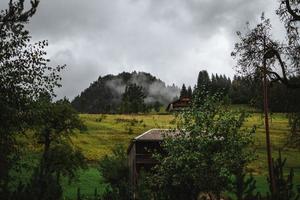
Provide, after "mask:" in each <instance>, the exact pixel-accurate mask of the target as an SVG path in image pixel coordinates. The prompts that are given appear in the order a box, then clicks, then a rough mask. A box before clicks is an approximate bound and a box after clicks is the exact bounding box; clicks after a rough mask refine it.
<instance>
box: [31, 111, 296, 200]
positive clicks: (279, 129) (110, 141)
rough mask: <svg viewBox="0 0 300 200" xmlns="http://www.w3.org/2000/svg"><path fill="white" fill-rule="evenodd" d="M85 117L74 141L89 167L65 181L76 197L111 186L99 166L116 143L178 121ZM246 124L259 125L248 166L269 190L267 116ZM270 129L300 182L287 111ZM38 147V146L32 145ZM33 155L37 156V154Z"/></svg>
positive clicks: (154, 117)
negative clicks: (254, 154)
mask: <svg viewBox="0 0 300 200" xmlns="http://www.w3.org/2000/svg"><path fill="white" fill-rule="evenodd" d="M80 117H81V119H82V120H83V121H84V123H85V124H86V126H87V130H86V131H84V132H76V133H75V134H74V135H73V136H72V142H73V144H74V145H75V146H77V147H79V148H80V149H81V150H82V152H83V153H84V155H85V156H86V158H87V160H88V162H89V168H88V169H87V170H83V171H79V172H78V177H77V179H76V180H75V181H74V182H72V183H71V184H69V182H68V181H67V180H65V181H64V196H65V199H76V195H77V189H78V188H80V193H81V194H83V195H89V196H93V194H94V193H95V189H96V192H97V193H98V194H101V193H103V191H105V190H106V189H109V188H108V186H107V185H105V184H104V183H103V180H102V178H101V174H100V173H99V171H98V170H97V163H98V162H99V159H100V158H102V157H103V156H105V155H107V154H110V153H111V150H112V148H113V147H114V146H115V145H116V144H123V145H125V147H127V146H128V145H129V143H130V140H131V139H132V138H134V137H135V136H137V135H139V134H142V133H143V132H145V131H147V130H149V129H152V128H174V127H175V126H176V125H175V124H176V122H175V118H174V116H173V115H166V114H164V115H158V114H147V115H104V114H81V115H80ZM244 126H245V127H248V128H251V127H252V126H255V127H256V134H255V143H254V147H255V149H256V152H257V159H256V160H255V161H254V162H253V163H251V165H250V166H249V167H248V169H249V171H250V172H251V173H252V174H253V175H254V176H255V178H256V180H257V185H258V188H259V191H260V192H262V193H265V192H266V191H267V190H268V188H267V187H268V186H267V182H266V176H267V158H266V150H265V149H266V148H265V132H264V124H263V116H262V115H261V114H260V113H252V114H251V116H250V117H248V118H247V121H246V123H245V124H244ZM270 133H271V140H272V148H273V149H272V150H273V157H275V158H276V157H277V156H278V149H283V150H282V155H283V157H284V158H287V163H286V173H288V171H289V169H290V168H294V170H295V174H296V175H295V181H296V183H297V184H300V150H297V149H292V148H288V147H286V143H287V138H288V133H289V126H288V119H287V117H286V115H285V114H272V116H271V119H270ZM32 148H33V149H34V147H32ZM31 157H33V158H32V160H35V158H34V157H36V156H34V155H32V156H31Z"/></svg>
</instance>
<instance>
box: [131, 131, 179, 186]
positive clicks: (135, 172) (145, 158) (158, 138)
mask: <svg viewBox="0 0 300 200" xmlns="http://www.w3.org/2000/svg"><path fill="white" fill-rule="evenodd" d="M178 133H179V131H171V130H168V129H151V130H148V131H147V132H145V133H143V134H141V135H139V136H137V137H135V138H134V139H133V140H132V141H131V143H130V145H129V147H128V150H127V155H128V162H129V163H128V164H129V171H130V172H129V173H130V174H129V176H130V182H131V186H132V187H133V188H135V187H136V185H137V180H138V176H139V173H140V171H141V170H142V169H143V170H145V171H147V170H150V169H151V168H152V167H153V166H154V165H155V164H157V161H156V160H155V159H153V158H152V152H153V151H154V150H156V151H157V152H161V153H162V152H163V150H162V148H161V146H160V145H161V142H162V141H163V138H164V136H165V135H172V136H173V135H175V134H178Z"/></svg>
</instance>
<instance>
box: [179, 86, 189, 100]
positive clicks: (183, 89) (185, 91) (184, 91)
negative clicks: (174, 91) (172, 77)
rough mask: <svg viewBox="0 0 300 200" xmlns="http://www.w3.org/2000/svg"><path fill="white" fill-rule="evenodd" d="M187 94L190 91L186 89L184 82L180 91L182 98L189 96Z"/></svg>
mask: <svg viewBox="0 0 300 200" xmlns="http://www.w3.org/2000/svg"><path fill="white" fill-rule="evenodd" d="M187 96H188V91H187V89H186V86H185V84H183V85H182V87H181V91H180V98H183V97H187Z"/></svg>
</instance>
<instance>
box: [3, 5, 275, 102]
mask: <svg viewBox="0 0 300 200" xmlns="http://www.w3.org/2000/svg"><path fill="white" fill-rule="evenodd" d="M27 1H28V2H29V0H27ZM7 2H8V0H0V8H1V9H4V8H6V7H7ZM277 6H278V2H277V1H276V0H86V1H83V0H41V3H40V6H39V8H38V11H37V14H36V15H35V16H34V17H33V18H32V20H31V22H30V24H29V29H30V31H31V35H32V36H33V39H34V40H41V39H47V40H49V47H48V49H47V50H48V56H49V57H50V59H51V64H52V65H57V64H66V65H67V69H66V70H65V72H64V73H63V82H62V84H63V87H62V88H60V89H58V90H57V93H58V95H59V97H63V96H67V97H69V98H70V99H73V97H74V96H76V95H78V94H79V93H80V92H81V91H82V90H83V89H85V88H87V87H88V86H89V84H90V83H91V82H93V81H95V80H96V79H97V78H98V77H99V76H100V75H101V76H104V75H106V74H109V73H112V74H117V73H120V72H122V71H129V72H131V71H133V70H136V71H145V72H150V73H151V74H153V75H155V76H157V77H158V78H160V79H161V80H163V81H165V82H166V83H167V84H172V83H175V84H177V85H181V84H182V83H186V84H188V85H194V84H195V82H196V78H197V74H198V72H199V71H200V70H204V69H205V70H207V71H208V72H209V73H219V74H226V75H227V76H230V77H232V76H233V75H234V73H235V71H234V69H233V66H234V65H235V61H234V60H233V59H232V58H231V57H230V52H231V51H232V49H233V46H234V43H235V42H236V40H237V38H236V35H235V32H236V31H237V30H243V29H244V28H245V22H246V21H249V22H250V24H255V23H256V22H257V21H258V20H259V18H260V15H261V13H262V12H263V11H265V13H266V17H269V18H271V20H272V22H273V24H274V23H275V24H278V19H277V16H276V15H275V8H277ZM277 32H278V31H277ZM279 32H280V31H279Z"/></svg>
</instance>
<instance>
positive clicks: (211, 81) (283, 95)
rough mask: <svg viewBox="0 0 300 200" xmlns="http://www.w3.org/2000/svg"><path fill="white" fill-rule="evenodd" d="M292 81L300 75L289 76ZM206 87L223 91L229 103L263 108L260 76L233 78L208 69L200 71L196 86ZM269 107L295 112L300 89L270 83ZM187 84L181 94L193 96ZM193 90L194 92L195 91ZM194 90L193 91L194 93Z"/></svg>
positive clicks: (277, 110)
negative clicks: (209, 72)
mask: <svg viewBox="0 0 300 200" xmlns="http://www.w3.org/2000/svg"><path fill="white" fill-rule="evenodd" d="M289 79H290V81H291V82H294V83H297V82H300V76H293V77H290V78H289ZM203 86H204V87H205V88H206V89H207V90H208V91H210V92H211V93H217V92H218V93H223V94H224V95H225V96H226V98H227V101H228V103H231V104H247V105H250V106H253V107H255V108H258V109H262V108H263V99H262V98H263V88H262V87H263V86H262V80H261V79H260V77H259V76H248V77H245V76H239V75H235V76H234V77H233V79H232V80H231V79H230V78H229V77H226V76H225V75H219V74H212V75H211V76H209V74H208V72H207V71H205V70H204V71H200V72H199V75H198V80H197V85H196V86H195V87H194V91H195V89H196V88H202V87H203ZM269 86H270V87H269V108H270V110H271V112H295V111H299V110H300V109H299V108H300V106H299V105H298V104H297V99H299V98H300V89H294V88H293V89H289V88H287V87H286V85H284V84H283V83H281V82H270V83H269ZM189 90H190V87H188V89H187V88H186V86H185V85H183V86H182V88H181V92H180V96H187V97H189V96H191V92H189ZM194 91H193V92H194ZM193 92H192V93H193Z"/></svg>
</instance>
